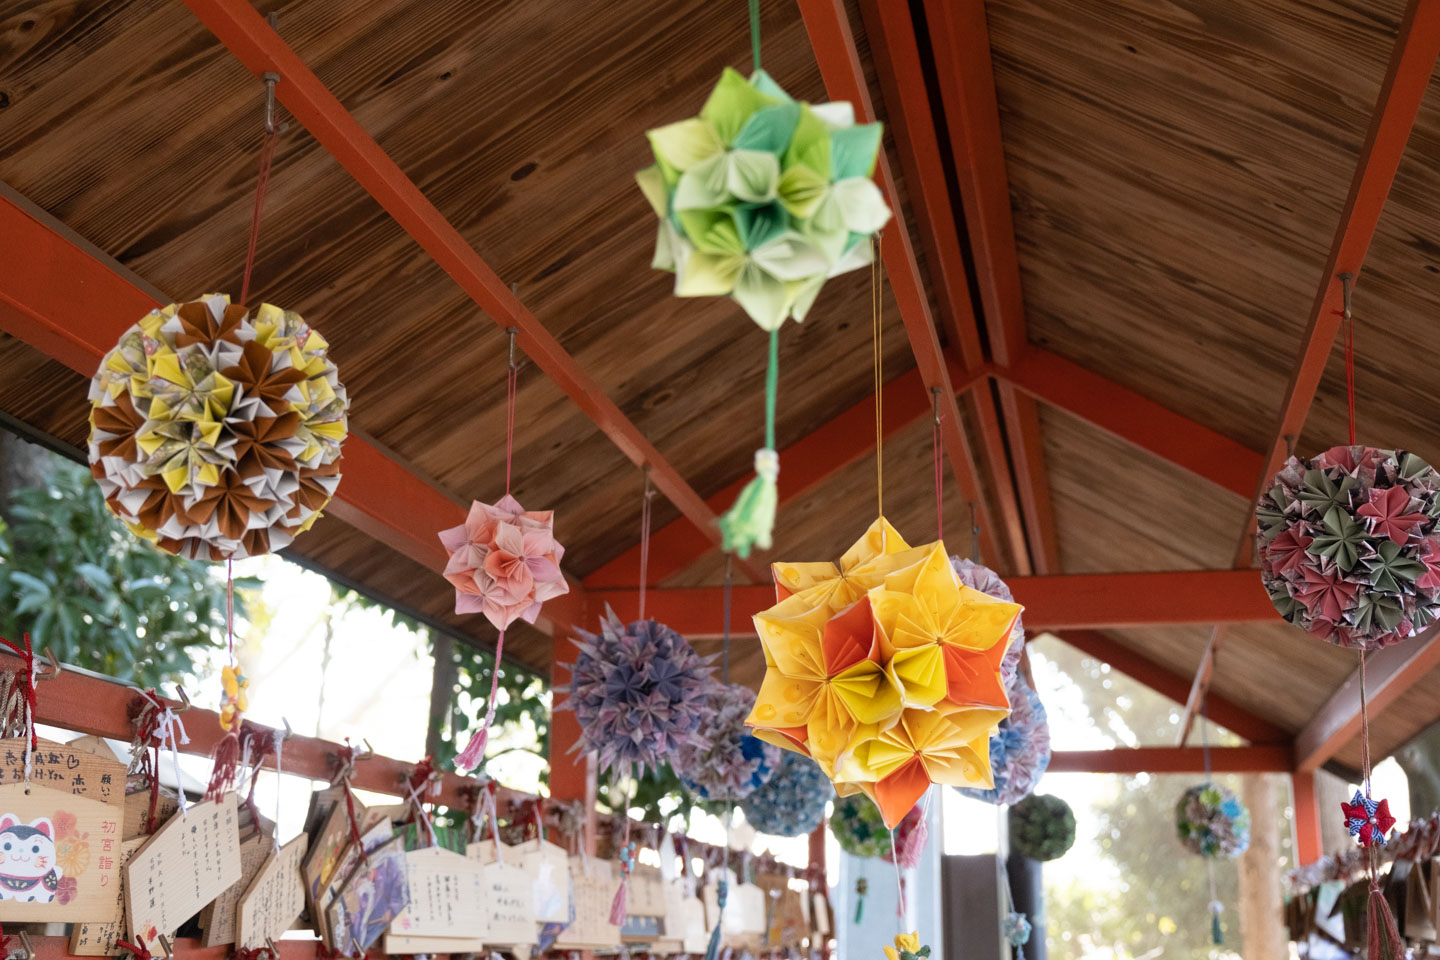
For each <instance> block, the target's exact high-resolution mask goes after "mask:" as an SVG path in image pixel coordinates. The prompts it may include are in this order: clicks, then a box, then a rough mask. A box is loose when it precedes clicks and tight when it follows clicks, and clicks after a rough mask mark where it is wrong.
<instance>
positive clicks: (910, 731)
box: [747, 517, 1020, 827]
mask: <svg viewBox="0 0 1440 960" xmlns="http://www.w3.org/2000/svg"><path fill="white" fill-rule="evenodd" d="M773 569H774V576H775V583H776V593H777V595H778V596H779V597H780V598H781V599H780V602H779V603H777V604H776V605H775V606H773V607H771V608H770V609H768V610H765V611H763V612H761V613H759V614H757V615H756V616H755V618H754V620H755V627H756V630H757V632H758V633H759V635H760V640H761V644H762V646H763V648H764V650H765V654H766V670H765V677H764V680H763V681H762V683H761V687H760V694H759V696H758V698H757V700H756V704H755V709H754V710H753V711H752V712H751V715H750V718H749V719H748V720H747V722H748V723H749V724H750V725H751V726H752V727H754V728H755V729H756V732H757V735H758V736H761V737H763V738H765V739H766V740H769V741H770V742H772V743H777V744H779V745H780V746H783V747H785V748H787V749H790V750H794V751H797V752H800V753H804V754H806V755H808V756H811V757H813V758H814V759H815V760H816V761H817V762H818V763H819V764H820V766H821V768H822V770H824V772H825V773H826V775H827V776H829V777H831V779H832V780H834V781H835V782H836V783H837V785H838V789H839V791H840V792H841V794H842V795H843V794H848V793H854V792H856V791H864V792H865V793H866V794H867V795H868V796H870V797H871V798H872V799H873V800H875V802H876V803H877V805H878V806H879V807H880V810H881V813H882V814H883V816H884V820H885V823H886V825H887V826H891V827H893V826H895V825H896V824H898V823H899V822H900V821H901V819H902V818H903V817H904V816H905V814H906V812H907V811H909V810H910V808H911V807H913V806H914V805H915V802H916V801H917V800H918V799H919V798H920V797H921V795H923V794H924V792H925V790H926V789H927V788H928V787H929V785H930V784H931V783H932V782H934V783H946V784H950V785H952V786H973V787H981V788H989V787H992V786H993V785H994V784H993V780H992V778H991V773H990V760H989V741H990V734H991V733H992V732H994V730H995V729H996V725H997V724H998V723H999V721H1000V720H1001V719H1003V718H1004V717H1005V716H1006V714H1007V713H1008V711H1009V701H1008V699H1007V697H1006V695H1005V690H1004V688H1003V686H1002V685H1001V683H1000V659H1001V657H1002V656H1003V654H1004V651H1005V647H1006V644H1007V642H1008V639H1009V637H1010V633H1011V629H1012V627H1013V625H1014V623H1015V619H1016V617H1017V616H1018V615H1019V612H1020V607H1019V606H1018V605H1017V604H1014V603H1006V602H1004V601H999V600H996V599H994V598H993V597H990V596H987V595H985V594H983V593H981V592H980V591H978V590H975V589H972V588H970V587H967V586H964V585H963V584H961V583H960V581H959V579H958V577H957V576H956V574H955V571H954V570H953V569H952V567H951V565H950V560H949V557H948V556H947V555H946V553H945V548H944V545H943V544H941V543H938V542H937V543H933V544H929V545H927V546H923V547H913V548H912V547H909V546H908V545H907V544H906V543H905V541H904V540H903V539H902V538H901V537H900V535H899V534H898V533H897V532H895V531H894V528H893V527H891V526H890V524H889V523H888V522H887V521H885V519H884V518H883V517H881V518H879V519H877V520H876V521H875V522H874V523H873V524H872V525H871V527H870V528H869V530H867V531H866V534H865V535H864V536H863V537H862V538H861V539H860V540H859V541H857V542H856V543H855V545H854V546H852V547H851V548H850V550H849V551H848V552H847V553H846V554H845V556H844V557H843V558H842V559H841V562H840V564H839V565H835V564H830V563H776V564H775V565H774V567H773Z"/></svg>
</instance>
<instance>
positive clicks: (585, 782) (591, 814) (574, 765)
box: [545, 598, 596, 856]
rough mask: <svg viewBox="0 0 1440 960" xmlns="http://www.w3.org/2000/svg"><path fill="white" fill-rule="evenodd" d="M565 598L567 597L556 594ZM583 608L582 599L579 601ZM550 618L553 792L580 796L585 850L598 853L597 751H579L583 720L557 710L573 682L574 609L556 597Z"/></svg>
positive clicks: (548, 612)
mask: <svg viewBox="0 0 1440 960" xmlns="http://www.w3.org/2000/svg"><path fill="white" fill-rule="evenodd" d="M557 599H561V600H563V599H565V598H557ZM577 606H578V607H579V608H580V609H581V610H583V606H584V605H583V602H582V603H580V604H578V605H577ZM545 613H546V616H547V618H548V619H549V621H550V626H551V634H550V635H551V637H552V638H553V642H554V648H553V654H552V659H551V663H550V689H551V691H552V693H551V698H552V699H551V704H552V707H551V714H550V796H551V797H553V798H554V799H556V800H579V801H581V802H582V803H584V805H585V823H584V833H583V835H582V841H581V842H582V843H583V844H584V847H585V852H586V853H587V854H589V855H591V856H594V854H595V782H596V781H595V755H594V754H591V753H583V754H582V753H576V752H572V751H571V749H570V748H571V747H573V746H574V745H575V743H576V742H577V741H578V740H579V739H580V723H579V721H577V720H576V719H575V714H573V713H571V712H570V711H568V710H564V711H557V710H555V709H554V706H556V705H558V704H559V702H560V700H561V696H560V694H559V693H558V690H559V689H560V685H561V684H568V683H569V682H570V666H571V664H573V663H574V662H575V654H576V653H577V652H578V651H577V650H576V647H575V644H573V643H571V642H570V633H571V625H572V624H573V623H574V622H575V619H574V617H575V613H578V611H574V612H572V611H571V610H570V609H568V608H567V607H566V606H564V605H562V604H560V603H557V602H556V601H555V600H552V601H550V602H549V603H547V604H546V605H545Z"/></svg>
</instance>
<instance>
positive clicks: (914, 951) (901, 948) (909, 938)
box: [884, 933, 930, 960]
mask: <svg viewBox="0 0 1440 960" xmlns="http://www.w3.org/2000/svg"><path fill="white" fill-rule="evenodd" d="M884 950H885V960H926V958H928V957H929V956H930V948H929V947H922V946H920V934H918V933H899V934H896V935H895V946H893V947H885V948H884Z"/></svg>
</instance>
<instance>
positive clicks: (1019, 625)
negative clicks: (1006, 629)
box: [950, 556, 1025, 689]
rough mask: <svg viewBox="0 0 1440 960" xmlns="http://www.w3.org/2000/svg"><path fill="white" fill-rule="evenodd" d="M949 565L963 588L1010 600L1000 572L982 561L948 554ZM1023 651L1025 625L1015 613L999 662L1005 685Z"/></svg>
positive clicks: (1013, 600)
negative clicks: (1002, 655) (970, 588)
mask: <svg viewBox="0 0 1440 960" xmlns="http://www.w3.org/2000/svg"><path fill="white" fill-rule="evenodd" d="M950 565H951V566H952V567H954V568H955V575H956V576H958V577H959V578H960V582H961V583H963V584H965V586H967V587H972V588H974V589H976V590H979V591H980V592H981V593H983V594H986V595H987V596H991V597H994V598H995V599H996V600H1004V601H1005V602H1006V603H1014V602H1015V597H1014V595H1013V594H1011V592H1010V587H1009V585H1008V584H1007V583H1006V582H1005V581H1004V580H1002V579H1000V575H999V574H998V573H996V572H995V571H994V570H991V569H990V568H989V567H987V566H985V565H984V564H982V563H976V562H975V561H974V560H970V559H968V558H966V557H960V556H951V557H950ZM1024 651H1025V624H1024V622H1023V618H1022V617H1021V616H1019V615H1017V616H1016V617H1015V626H1014V627H1012V628H1011V629H1010V643H1009V646H1007V647H1006V648H1005V656H1004V657H1003V658H1002V659H1001V661H1000V680H1001V682H1002V683H1004V684H1005V686H1006V688H1007V689H1008V688H1009V687H1010V682H1011V680H1012V679H1013V678H1014V676H1015V673H1016V671H1018V670H1019V669H1020V655H1021V654H1022V653H1024Z"/></svg>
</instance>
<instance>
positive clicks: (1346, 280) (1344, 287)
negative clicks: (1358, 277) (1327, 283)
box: [1340, 273, 1355, 320]
mask: <svg viewBox="0 0 1440 960" xmlns="http://www.w3.org/2000/svg"><path fill="white" fill-rule="evenodd" d="M1354 286H1355V274H1353V273H1342V274H1340V299H1341V303H1342V304H1343V306H1342V308H1341V312H1342V313H1343V314H1344V316H1345V319H1346V320H1349V319H1350V293H1351V291H1352V290H1353V289H1354Z"/></svg>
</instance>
